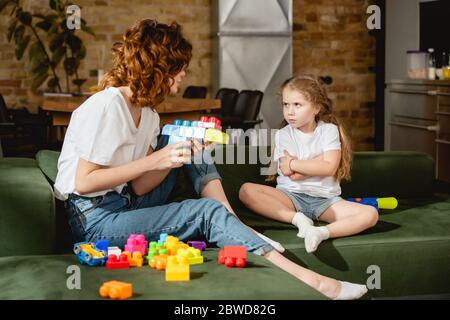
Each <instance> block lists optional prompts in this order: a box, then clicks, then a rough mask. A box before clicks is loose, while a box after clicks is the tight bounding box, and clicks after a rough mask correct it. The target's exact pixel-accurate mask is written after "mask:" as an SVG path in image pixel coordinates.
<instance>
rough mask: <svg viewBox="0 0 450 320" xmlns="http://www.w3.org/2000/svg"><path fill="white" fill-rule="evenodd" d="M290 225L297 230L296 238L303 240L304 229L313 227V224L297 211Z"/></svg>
mask: <svg viewBox="0 0 450 320" xmlns="http://www.w3.org/2000/svg"><path fill="white" fill-rule="evenodd" d="M292 224H293V225H294V226H296V227H297V228H298V233H297V237H300V238H304V237H305V230H306V228H307V227H310V226H312V225H314V222H313V221H312V220H311V219H310V218H308V217H307V216H305V215H304V214H303V213H301V212H300V211H299V212H297V213H296V214H295V215H294V218H292Z"/></svg>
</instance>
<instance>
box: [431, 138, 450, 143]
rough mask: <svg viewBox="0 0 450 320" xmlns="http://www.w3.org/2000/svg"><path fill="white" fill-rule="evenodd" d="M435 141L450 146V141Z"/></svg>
mask: <svg viewBox="0 0 450 320" xmlns="http://www.w3.org/2000/svg"><path fill="white" fill-rule="evenodd" d="M434 141H435V142H437V143H441V144H450V141H448V140H442V139H436V140H434Z"/></svg>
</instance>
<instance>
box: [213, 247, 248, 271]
mask: <svg viewBox="0 0 450 320" xmlns="http://www.w3.org/2000/svg"><path fill="white" fill-rule="evenodd" d="M246 260H247V248H246V247H244V246H225V247H224V248H223V250H220V251H219V258H218V260H217V262H218V263H219V264H225V265H226V266H227V267H230V268H231V267H239V268H244V267H245V264H246Z"/></svg>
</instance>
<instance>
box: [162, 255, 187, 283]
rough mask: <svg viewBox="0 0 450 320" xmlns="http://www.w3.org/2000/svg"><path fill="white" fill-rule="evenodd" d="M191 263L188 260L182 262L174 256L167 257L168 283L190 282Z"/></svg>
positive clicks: (183, 259)
mask: <svg viewBox="0 0 450 320" xmlns="http://www.w3.org/2000/svg"><path fill="white" fill-rule="evenodd" d="M189 280H190V273H189V262H188V260H187V259H186V258H182V259H181V261H180V260H179V259H177V257H174V256H168V257H167V265H166V281H189Z"/></svg>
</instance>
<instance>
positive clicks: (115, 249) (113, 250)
mask: <svg viewBox="0 0 450 320" xmlns="http://www.w3.org/2000/svg"><path fill="white" fill-rule="evenodd" d="M121 253H122V250H121V249H120V248H119V247H108V256H109V255H110V254H115V255H116V256H120V254H121Z"/></svg>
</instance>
